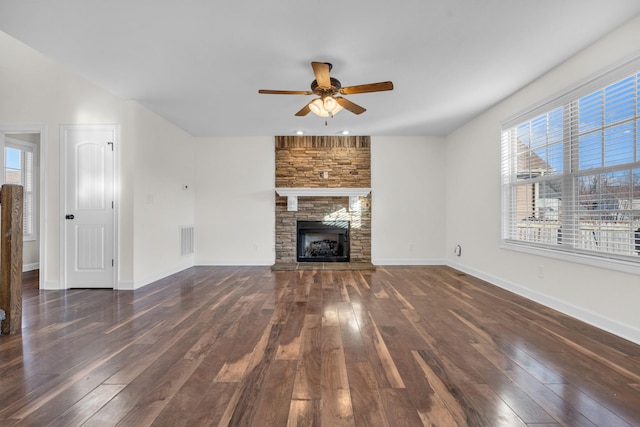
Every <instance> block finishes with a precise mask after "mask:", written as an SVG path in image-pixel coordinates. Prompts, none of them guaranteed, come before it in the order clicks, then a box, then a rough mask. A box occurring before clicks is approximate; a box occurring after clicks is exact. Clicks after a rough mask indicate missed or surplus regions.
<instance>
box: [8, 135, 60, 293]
mask: <svg viewBox="0 0 640 427" xmlns="http://www.w3.org/2000/svg"><path fill="white" fill-rule="evenodd" d="M5 133H37V134H40V143H39V144H38V145H39V148H38V156H39V159H38V162H39V166H38V174H39V178H38V181H39V182H38V185H39V187H38V191H39V192H40V194H39V195H38V204H39V206H38V242H39V244H38V246H39V248H38V249H39V250H38V252H39V254H38V257H39V260H38V264H39V270H40V274H39V279H38V287H39V288H40V289H46V288H47V285H46V281H45V280H46V277H47V275H46V268H47V258H46V249H47V222H46V221H45V219H46V216H47V215H46V208H47V194H48V189H47V179H46V177H47V145H48V143H47V126H46V125H34V124H30V125H0V134H3V138H4V134H5ZM2 145H3V146H4V141H3V142H2ZM0 159H2V165H4V152H3V153H2V154H1V155H0Z"/></svg>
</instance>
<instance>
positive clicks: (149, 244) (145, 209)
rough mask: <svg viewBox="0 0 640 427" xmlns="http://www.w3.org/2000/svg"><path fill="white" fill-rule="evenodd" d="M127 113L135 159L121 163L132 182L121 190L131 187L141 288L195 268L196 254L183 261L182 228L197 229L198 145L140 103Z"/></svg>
mask: <svg viewBox="0 0 640 427" xmlns="http://www.w3.org/2000/svg"><path fill="white" fill-rule="evenodd" d="M126 110H127V114H126V118H125V122H124V128H125V129H126V131H125V132H123V133H124V136H123V139H126V140H127V141H128V142H130V143H131V144H130V147H133V150H129V151H127V152H125V153H123V156H129V155H131V154H132V156H131V158H130V159H127V160H126V161H124V162H123V163H124V164H125V170H126V171H127V174H128V175H129V174H130V175H131V176H132V181H131V182H123V184H124V185H125V186H131V185H132V187H133V224H134V229H133V236H134V238H133V267H134V271H133V288H138V287H140V286H144V285H146V284H149V283H151V282H153V281H155V280H158V279H161V278H163V277H166V276H168V275H170V274H173V273H176V272H178V271H181V270H184V269H185V268H188V267H191V266H192V265H193V263H194V259H195V255H194V254H191V255H185V256H181V255H180V227H181V226H186V225H194V224H195V215H194V204H195V189H194V184H195V139H194V138H193V137H192V136H191V135H189V134H188V133H186V132H184V131H183V130H181V129H179V128H177V127H176V126H174V125H173V124H171V123H169V122H167V121H166V120H164V119H162V118H160V117H158V116H157V115H156V114H154V113H152V112H150V111H149V110H147V109H146V108H144V107H142V106H140V104H138V103H136V102H127V103H126ZM131 151H132V152H131ZM131 160H132V161H131ZM129 163H131V164H129ZM123 287H127V284H125V283H121V288H123Z"/></svg>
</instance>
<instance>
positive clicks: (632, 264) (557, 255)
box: [500, 241, 640, 275]
mask: <svg viewBox="0 0 640 427" xmlns="http://www.w3.org/2000/svg"><path fill="white" fill-rule="evenodd" d="M500 248H501V249H506V250H511V251H516V252H523V253H527V254H531V255H537V256H542V257H547V258H553V259H557V260H560V261H566V262H573V263H577V264H584V265H588V266H590V267H598V268H606V269H609V270H615V271H620V272H623V273H630V274H637V275H640V257H638V261H637V262H636V261H631V260H629V261H627V260H623V259H616V258H605V257H601V256H595V255H587V254H582V253H575V252H568V251H562V250H554V249H547V248H542V247H534V246H529V245H525V244H520V243H512V242H504V241H503V242H502V243H501V244H500Z"/></svg>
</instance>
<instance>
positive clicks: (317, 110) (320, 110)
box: [309, 98, 329, 117]
mask: <svg viewBox="0 0 640 427" xmlns="http://www.w3.org/2000/svg"><path fill="white" fill-rule="evenodd" d="M309 110H311V112H312V113H313V114H315V115H317V116H320V117H329V113H328V112H327V110H325V109H324V104H323V102H322V99H320V98H317V99H314V100H313V101H311V102H310V103H309Z"/></svg>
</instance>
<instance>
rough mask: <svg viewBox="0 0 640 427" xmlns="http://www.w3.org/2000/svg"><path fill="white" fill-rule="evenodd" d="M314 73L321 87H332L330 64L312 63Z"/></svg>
mask: <svg viewBox="0 0 640 427" xmlns="http://www.w3.org/2000/svg"><path fill="white" fill-rule="evenodd" d="M311 66H312V67H313V73H314V74H315V75H316V82H317V83H318V86H319V87H326V88H330V87H331V77H329V64H327V63H326V62H312V63H311Z"/></svg>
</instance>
